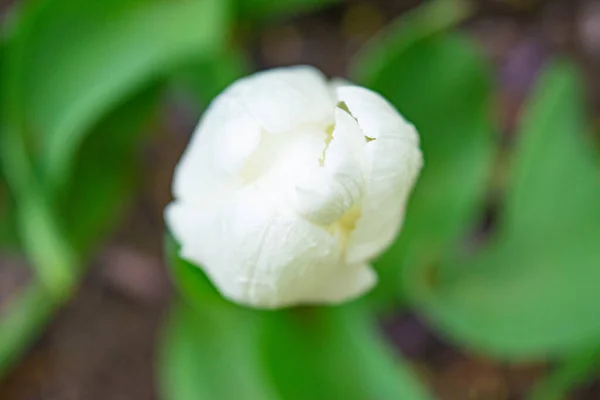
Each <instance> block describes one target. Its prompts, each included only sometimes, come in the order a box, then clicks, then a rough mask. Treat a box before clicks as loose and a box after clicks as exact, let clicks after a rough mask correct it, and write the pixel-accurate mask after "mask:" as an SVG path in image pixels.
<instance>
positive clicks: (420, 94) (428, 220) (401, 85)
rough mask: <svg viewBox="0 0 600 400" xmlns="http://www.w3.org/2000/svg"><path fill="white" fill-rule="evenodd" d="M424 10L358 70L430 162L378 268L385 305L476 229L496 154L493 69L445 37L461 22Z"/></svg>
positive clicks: (460, 40) (464, 44) (457, 38)
mask: <svg viewBox="0 0 600 400" xmlns="http://www.w3.org/2000/svg"><path fill="white" fill-rule="evenodd" d="M452 3H454V2H451V3H440V2H436V3H434V4H436V5H438V7H439V5H442V6H444V5H446V6H447V5H449V4H452ZM444 7H445V6H444ZM444 7H443V8H442V10H444V9H445V8H444ZM433 10H436V14H435V15H438V13H440V10H438V9H436V8H434V9H433ZM451 10H452V9H450V10H449V11H451ZM425 11H427V12H424V11H422V10H419V13H417V14H412V15H410V16H409V17H408V19H407V20H406V21H405V22H406V23H405V24H404V25H401V24H398V26H397V29H399V30H400V32H397V31H395V30H392V31H390V32H387V33H386V35H384V36H383V37H382V38H380V39H379V42H377V41H376V42H375V43H374V44H373V45H372V46H371V48H369V49H368V50H366V51H365V53H363V54H362V55H360V56H359V58H358V60H357V67H356V71H357V72H356V80H357V81H358V82H360V83H362V84H364V85H365V86H367V87H369V88H371V89H373V90H375V91H377V92H379V93H381V94H382V95H383V96H384V97H386V98H387V99H388V100H389V101H390V102H391V103H392V104H394V105H395V106H396V107H397V108H398V110H399V111H400V112H401V113H402V114H403V115H404V116H405V117H406V118H407V119H408V120H409V121H411V122H412V123H414V125H415V126H416V128H417V130H418V131H419V134H420V137H421V148H422V150H423V156H424V160H425V163H424V168H423V170H422V172H421V176H420V177H419V180H418V181H417V185H416V187H415V190H414V192H413V194H412V196H411V199H410V202H409V205H408V209H407V214H406V220H405V224H404V227H403V230H402V232H401V234H400V237H399V238H398V239H397V241H396V242H395V243H394V245H393V246H392V247H391V248H390V249H389V250H388V251H387V252H386V253H384V254H383V256H382V257H381V258H380V259H379V260H377V261H376V263H375V266H376V268H377V270H378V273H379V274H380V283H379V285H378V287H377V288H376V289H375V291H374V293H373V296H374V297H375V299H376V300H377V301H380V302H382V303H383V304H385V305H389V302H390V301H392V300H397V299H398V298H400V297H402V296H403V288H402V280H401V276H402V273H403V270H404V269H406V268H408V267H410V268H419V267H421V266H423V265H429V264H431V263H435V262H437V261H439V260H440V258H442V257H443V254H444V252H445V251H446V250H447V249H452V248H456V247H457V243H458V241H459V240H460V239H461V238H463V237H464V236H465V234H466V233H467V232H468V230H469V229H470V228H472V225H473V221H474V219H475V218H476V217H478V216H480V214H481V213H482V207H483V201H484V194H485V189H486V186H487V181H488V177H489V173H490V167H491V161H492V159H493V152H494V148H495V139H494V135H493V128H492V123H491V118H490V103H491V79H490V76H489V75H490V74H489V70H488V68H487V65H486V63H485V62H484V61H483V59H482V56H481V55H480V54H479V53H478V52H477V50H476V48H475V46H474V45H473V44H472V43H471V42H470V41H468V40H467V39H466V38H465V37H463V36H462V35H459V34H455V33H444V32H441V31H440V29H442V28H443V27H445V26H447V25H448V24H449V23H450V22H449V20H450V21H452V20H454V19H455V18H456V16H453V15H452V14H451V13H449V15H446V16H445V17H446V18H449V20H442V19H440V18H438V19H434V20H430V19H428V18H426V17H427V16H429V15H430V14H432V11H431V10H429V9H427V10H425ZM442 22H443V23H442ZM408 290H410V287H409V288H408Z"/></svg>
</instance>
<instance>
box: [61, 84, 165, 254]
mask: <svg viewBox="0 0 600 400" xmlns="http://www.w3.org/2000/svg"><path fill="white" fill-rule="evenodd" d="M161 89H162V85H153V86H151V87H149V88H147V89H146V90H144V91H142V92H141V93H139V94H136V96H135V97H133V98H132V99H130V100H128V101H126V102H125V103H124V104H122V105H120V106H119V107H118V108H117V109H116V110H115V111H114V112H112V113H111V114H110V115H109V116H107V117H106V118H104V119H103V120H102V121H101V122H100V123H99V124H98V125H97V126H96V127H95V128H94V129H92V130H91V131H90V133H89V134H88V135H87V136H86V138H85V141H84V143H83V144H82V146H81V149H80V151H79V153H78V154H77V158H76V160H75V162H74V165H75V167H76V168H74V170H73V174H72V176H71V179H70V181H69V182H68V183H67V185H66V186H65V188H64V190H63V191H61V193H60V200H59V202H58V206H59V209H60V211H61V221H62V223H63V227H64V231H65V232H66V233H67V234H68V237H69V240H70V242H71V243H72V244H73V246H74V248H75V249H77V250H78V251H79V252H80V253H87V252H89V250H90V249H91V248H92V246H94V245H95V244H96V243H97V241H98V240H99V239H100V238H101V237H102V236H104V234H106V233H107V231H108V230H109V229H110V228H111V226H112V225H113V223H114V222H115V220H116V217H117V216H118V215H120V213H121V212H122V211H123V210H124V207H125V206H126V204H127V200H128V199H130V198H131V197H132V195H133V193H134V189H135V188H136V187H137V185H136V179H135V178H136V176H137V172H138V170H139V158H140V157H139V154H138V152H139V144H140V139H142V138H143V136H144V135H143V133H144V130H143V127H144V126H145V124H147V123H148V122H149V119H150V117H151V116H152V115H153V114H154V113H153V112H154V111H155V110H156V108H157V106H158V104H159V99H160V94H161V92H162V90H161Z"/></svg>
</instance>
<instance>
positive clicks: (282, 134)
mask: <svg viewBox="0 0 600 400" xmlns="http://www.w3.org/2000/svg"><path fill="white" fill-rule="evenodd" d="M421 166H422V155H421V151H420V149H419V137H418V134H417V132H416V130H415V128H414V126H413V125H411V124H410V123H408V122H407V121H406V120H404V119H403V118H402V116H401V115H400V114H399V113H398V112H397V111H396V110H395V109H394V107H393V106H391V105H390V104H389V103H388V102H387V101H386V100H385V99H383V98H382V97H381V96H380V95H378V94H377V93H374V92H372V91H370V90H368V89H365V88H361V87H358V86H352V85H351V84H347V83H342V84H340V83H336V84H335V85H334V84H331V83H329V82H328V81H327V80H326V78H325V77H324V76H323V74H321V72H319V71H318V70H316V69H314V68H312V67H305V66H301V67H287V68H278V69H273V70H269V71H264V72H259V73H256V74H254V75H251V76H249V77H246V78H244V79H241V80H239V81H237V82H235V83H233V84H232V85H231V86H230V87H229V88H227V89H226V90H225V91H224V92H223V93H222V94H220V95H219V96H218V97H217V98H216V99H215V100H214V101H213V102H212V104H211V105H210V106H209V108H208V109H207V111H206V113H205V115H204V117H203V118H202V120H201V121H200V124H199V125H198V127H197V129H196V132H195V133H194V135H193V137H192V139H191V141H190V144H189V145H188V147H187V149H186V151H185V153H184V155H183V157H182V158H181V161H180V162H179V164H178V166H177V168H176V170H175V175H174V182H173V195H174V198H175V200H174V201H173V202H172V203H171V204H170V205H169V206H168V207H167V209H166V212H165V214H166V221H167V224H168V227H169V229H170V230H171V232H172V234H173V235H174V236H175V238H176V239H177V241H178V242H179V243H180V245H181V250H180V256H181V257H182V258H184V259H186V260H188V261H190V262H192V263H194V264H196V265H198V266H199V267H200V268H202V269H203V270H204V271H205V272H206V274H207V275H208V276H209V278H210V279H211V280H212V282H213V283H214V284H215V286H216V287H217V288H218V289H219V291H220V292H221V293H222V294H223V295H224V296H225V297H227V298H229V299H231V300H232V301H234V302H237V303H240V304H243V305H248V306H252V307H257V308H278V307H284V306H290V305H296V304H315V303H340V302H344V301H347V300H350V299H353V298H356V297H358V296H360V295H361V294H363V293H364V292H366V291H367V290H369V289H370V288H371V287H372V286H373V285H374V284H375V283H376V281H377V276H376V274H375V272H374V271H373V269H372V267H371V266H370V264H369V263H370V261H371V260H373V259H374V258H375V257H376V256H378V255H379V254H381V252H383V251H384V250H385V249H386V248H387V247H388V246H389V245H390V244H391V243H392V242H393V241H394V239H395V237H396V236H397V234H398V232H399V230H400V227H401V225H402V221H403V217H404V211H405V206H406V201H407V198H408V195H409V193H410V191H411V189H412V187H413V185H414V182H415V180H416V178H417V176H418V174H419V170H420V169H421Z"/></svg>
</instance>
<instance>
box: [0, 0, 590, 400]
mask: <svg viewBox="0 0 600 400" xmlns="http://www.w3.org/2000/svg"><path fill="white" fill-rule="evenodd" d="M335 2H336V1H335V0H293V1H290V2H281V1H274V0H227V1H225V0H186V1H164V0H107V1H102V2H80V1H74V0H39V1H26V2H23V3H21V4H20V6H19V7H18V8H16V9H15V10H14V13H13V15H12V17H11V19H10V21H9V23H7V24H6V26H5V27H4V31H3V36H2V45H1V47H0V51H1V56H2V58H0V161H1V164H0V165H1V171H0V218H1V219H0V248H6V247H11V248H12V249H13V250H14V249H15V248H20V250H22V251H23V252H24V253H25V254H26V255H27V257H28V258H29V260H30V263H31V266H32V268H33V270H34V272H35V275H36V279H35V280H34V282H33V283H32V285H31V287H30V288H28V289H27V290H26V291H25V292H24V293H23V294H22V296H21V297H19V298H17V299H16V300H15V302H14V303H13V307H14V308H12V309H11V310H9V311H8V312H7V313H6V314H5V315H4V316H3V319H1V320H0V373H2V372H4V371H6V370H7V369H8V368H9V367H11V366H12V365H13V363H14V362H15V361H16V360H17V359H18V356H19V355H20V354H21V352H22V351H23V349H24V348H25V347H26V346H27V345H28V344H29V343H30V342H31V341H32V340H34V339H35V338H36V336H37V334H38V333H39V332H40V330H41V329H42V328H43V326H44V324H45V323H46V322H47V321H48V320H49V319H50V318H51V316H52V313H53V312H54V311H55V310H56V308H57V307H59V306H60V305H61V304H63V303H64V301H65V300H66V299H68V297H69V296H70V294H71V293H72V292H73V290H74V289H75V288H76V284H77V281H78V279H79V277H80V276H81V273H82V272H83V271H84V268H83V266H84V265H85V259H86V257H87V256H88V255H89V254H90V252H91V251H92V250H93V249H94V247H95V246H96V245H97V244H98V243H99V241H100V240H101V239H102V237H103V236H105V234H106V233H107V232H108V231H109V230H110V228H111V226H112V225H113V224H114V222H115V221H116V220H117V217H118V216H119V215H120V212H121V211H122V210H123V209H124V203H125V202H126V200H127V199H128V198H130V197H131V196H132V194H133V193H134V190H135V177H136V174H138V173H139V171H138V170H137V167H138V165H137V164H138V163H137V157H136V156H137V152H138V150H139V146H140V143H141V142H142V140H143V139H144V138H145V133H146V129H145V127H146V125H147V123H148V122H149V121H151V120H152V119H153V117H154V115H155V113H156V110H158V108H159V106H160V102H161V99H162V94H163V93H164V91H165V89H166V88H167V87H175V88H177V89H179V90H184V91H186V92H188V93H190V94H191V97H192V98H193V99H194V100H195V101H196V102H197V103H198V104H199V105H203V106H205V105H207V104H208V102H209V101H210V100H211V99H212V98H213V97H214V96H215V95H216V94H218V93H219V92H220V91H221V90H222V89H223V88H224V87H226V86H227V85H228V84H229V83H231V82H232V81H233V80H235V79H237V78H238V77H240V76H243V75H245V74H246V73H247V72H248V71H249V70H251V66H250V65H249V64H248V62H247V61H246V60H245V59H244V54H243V52H242V51H241V50H240V48H238V47H237V46H238V45H239V44H234V43H233V42H232V40H231V36H232V34H231V32H232V30H233V29H234V28H235V26H236V25H237V24H240V23H241V24H246V23H262V21H265V20H268V19H271V18H274V17H277V16H280V15H282V14H286V13H295V12H300V11H308V10H313V9H315V7H317V6H324V5H331V4H333V3H335ZM468 13H469V8H468V3H467V2H466V1H463V0H436V1H430V2H427V3H425V4H424V5H423V6H421V7H419V8H417V9H416V10H414V11H413V12H411V13H409V14H408V15H406V16H404V17H402V18H401V19H400V20H399V21H395V22H394V23H392V24H391V25H390V26H389V27H388V28H386V29H385V30H384V31H383V32H382V33H381V34H380V35H378V36H377V37H376V38H375V39H374V40H373V41H372V43H371V44H370V45H368V46H367V47H365V49H363V51H361V52H360V54H359V55H358V56H357V58H356V59H355V61H354V62H353V65H351V70H352V74H351V75H352V77H353V79H355V80H356V81H357V82H358V83H360V84H362V85H364V86H367V87H369V88H371V89H374V90H376V91H378V92H380V93H381V94H383V95H384V96H385V97H386V98H387V99H389V101H390V102H391V103H392V104H394V105H395V106H396V107H397V108H398V109H399V110H401V111H402V113H403V114H404V115H405V116H406V117H407V119H409V120H410V121H412V122H413V123H414V124H415V125H416V126H417V128H418V130H419V132H420V134H421V140H422V148H423V153H424V157H425V168H424V169H423V172H422V176H421V178H420V180H419V182H418V184H417V186H416V189H415V192H414V194H413V196H412V198H411V201H410V204H409V207H408V212H407V216H406V222H405V227H404V229H403V232H402V234H401V236H400V237H399V238H398V240H397V241H396V243H395V244H394V245H393V246H392V247H391V248H390V249H389V251H387V252H386V253H385V254H384V255H383V256H382V257H381V258H380V259H379V260H377V262H376V267H377V269H378V273H379V275H380V284H379V286H378V287H377V289H376V290H375V291H374V292H373V293H372V295H370V296H368V297H366V298H365V299H363V300H361V301H358V302H355V303H352V304H347V305H344V306H340V307H320V308H310V309H308V308H307V309H303V308H298V309H290V310H281V311H270V312H259V311H252V310H247V309H243V308H240V307H238V306H235V305H233V304H231V303H229V302H228V301H227V300H225V299H223V298H222V297H221V296H220V295H219V293H218V292H217V291H216V289H215V288H214V287H213V286H212V285H211V283H210V282H209V280H208V279H207V277H206V276H205V275H204V273H203V272H202V270H201V269H199V268H197V267H196V266H194V265H191V264H190V263H188V262H185V261H183V260H181V259H180V258H179V257H178V256H177V244H176V243H175V242H174V241H173V239H172V238H171V237H170V236H168V235H167V237H166V242H165V249H166V253H167V262H168V263H169V265H170V271H171V274H172V276H173V280H174V282H175V284H176V286H177V288H178V289H179V294H180V298H179V299H178V301H177V303H176V304H175V305H174V307H173V310H172V313H171V315H170V317H169V319H168V321H167V325H166V329H165V331H164V335H163V338H162V339H163V340H162V342H161V351H160V358H159V360H158V372H159V374H160V379H159V381H160V386H161V388H160V389H161V391H162V395H163V396H164V398H166V399H170V400H187V399H190V400H191V399H197V398H219V399H236V400H237V399H298V400H299V399H306V398H311V399H332V398H344V399H349V400H353V399H356V400H361V399H367V398H372V399H399V398H400V399H407V400H413V399H414V400H420V399H427V398H431V397H430V395H429V393H428V392H427V390H426V389H425V388H424V387H423V385H421V383H420V382H419V380H418V379H417V378H416V377H415V375H414V374H413V372H412V371H411V369H410V367H409V366H408V365H407V364H406V363H404V362H403V361H402V360H401V359H400V358H394V357H393V356H392V352H391V350H390V349H388V348H387V346H386V345H385V343H384V342H383V341H382V340H381V338H380V337H379V334H378V332H377V328H376V324H375V321H374V320H373V317H374V314H375V313H376V312H378V311H381V310H383V309H388V308H396V309H397V308H399V307H413V309H414V310H415V311H417V312H419V313H422V314H423V315H425V316H426V317H427V318H428V319H429V320H430V321H431V324H432V325H433V326H434V327H437V328H438V329H439V330H440V332H441V334H443V335H446V336H447V337H449V338H451V339H453V340H456V341H457V343H460V344H461V345H463V346H466V347H469V348H471V349H475V350H477V351H481V352H485V353H486V354H490V355H494V356H497V357H499V358H502V359H506V358H510V359H517V360H520V359H524V358H528V359H529V358H533V357H541V356H552V357H554V358H555V359H557V360H563V363H561V364H560V366H559V368H558V369H557V370H556V372H555V373H554V374H552V375H550V376H549V378H548V379H547V380H546V381H544V382H542V383H541V384H540V386H539V388H538V389H537V390H536V392H535V393H533V398H534V399H549V398H551V396H555V397H556V398H558V396H559V395H562V393H564V392H566V391H568V389H569V388H570V387H571V386H572V385H573V383H574V382H578V381H581V380H582V379H584V378H585V377H587V376H589V374H590V371H593V369H594V368H595V367H596V365H597V362H598V352H597V350H594V349H596V347H597V345H598V343H597V339H596V338H597V337H598V336H599V335H600V320H599V319H597V318H595V308H596V305H597V304H598V303H600V298H599V296H600V294H599V293H600V292H598V291H597V289H596V284H597V282H598V281H600V276H599V274H600V272H599V271H600V270H599V269H598V266H600V252H599V250H598V247H597V246H596V244H597V243H596V242H597V240H598V238H599V237H600V231H599V229H600V209H599V208H598V207H597V204H598V203H599V197H600V180H599V177H598V174H597V161H598V159H597V154H595V153H594V151H593V149H594V146H592V145H591V143H588V142H589V141H590V140H591V138H590V137H587V136H586V133H587V126H586V120H585V115H584V109H585V107H584V105H583V94H582V89H581V86H582V84H581V82H580V81H579V74H578V72H577V70H576V68H575V67H574V66H573V65H572V64H571V63H570V62H568V61H557V62H555V63H554V64H552V65H551V66H549V67H548V68H547V70H546V71H545V73H544V75H543V77H542V78H541V79H540V82H539V84H538V88H537V90H536V92H535V93H534V95H533V97H532V99H531V100H530V103H529V106H528V108H527V113H526V114H525V116H524V117H523V120H522V122H521V126H520V130H519V133H518V140H517V145H516V148H515V149H514V151H513V152H512V153H511V155H512V159H511V160H512V162H511V164H510V165H509V166H508V168H509V171H508V175H509V177H510V179H509V182H508V186H507V187H506V188H501V189H503V190H501V194H502V199H500V200H501V201H500V204H501V210H500V211H501V213H500V214H501V217H500V222H499V224H498V227H497V228H495V230H494V232H492V236H491V238H489V239H488V240H487V242H486V243H485V244H484V245H483V246H482V247H481V248H479V249H477V251H475V254H471V253H472V252H468V251H465V249H464V247H465V246H464V244H465V243H468V241H469V239H470V238H471V236H472V234H473V232H474V231H475V230H476V228H477V226H478V223H479V222H480V221H481V218H482V216H483V214H484V211H485V207H486V202H487V199H488V196H489V192H490V180H491V179H490V177H491V174H492V171H493V168H498V165H495V160H496V156H497V153H498V152H499V146H498V142H499V141H498V135H497V134H496V133H497V132H496V131H497V130H498V129H497V127H496V126H495V125H494V121H493V119H492V118H491V107H492V101H491V100H492V93H493V88H492V83H491V82H492V79H491V76H492V70H491V68H490V67H489V66H488V65H487V64H486V62H485V61H484V58H483V56H482V55H481V54H480V52H479V51H478V49H477V48H476V47H475V46H474V45H473V43H471V41H470V40H469V39H468V38H467V37H466V36H465V35H463V34H461V33H458V32H457V31H456V30H455V29H454V26H455V25H456V24H457V23H459V22H460V21H462V20H463V19H464V18H465V17H466V16H467V15H468ZM590 349H592V350H590ZM536 396H537V397H536Z"/></svg>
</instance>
